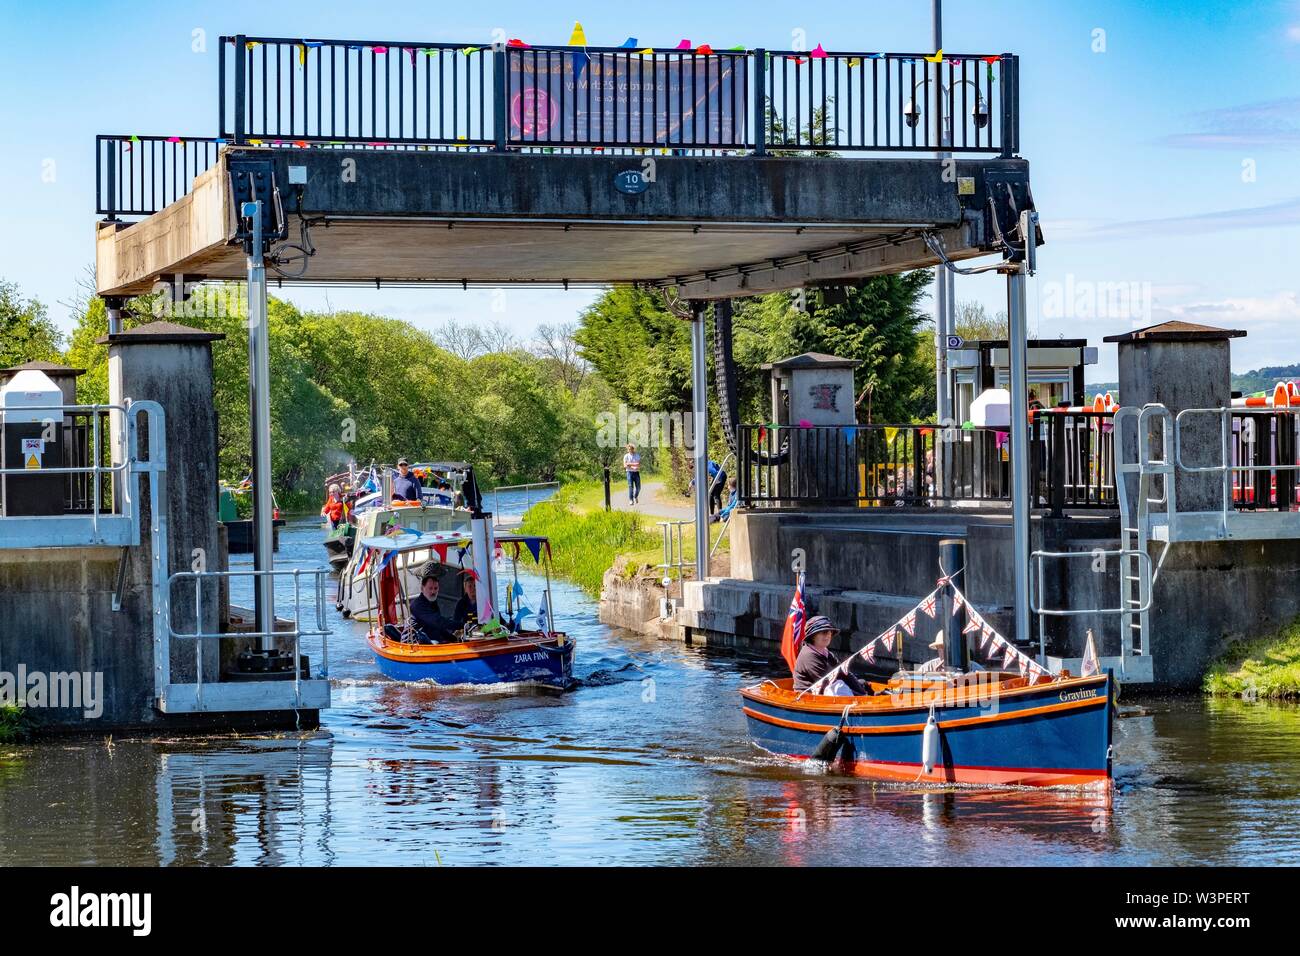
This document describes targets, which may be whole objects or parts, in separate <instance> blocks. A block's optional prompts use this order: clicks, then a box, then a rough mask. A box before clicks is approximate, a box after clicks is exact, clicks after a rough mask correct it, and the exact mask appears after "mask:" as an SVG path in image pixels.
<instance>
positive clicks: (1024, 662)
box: [1020, 657, 1029, 677]
mask: <svg viewBox="0 0 1300 956" xmlns="http://www.w3.org/2000/svg"><path fill="white" fill-rule="evenodd" d="M1028 672H1029V659H1028V658H1026V657H1022V658H1020V676H1021V677H1024V676H1025V674H1027V673H1028Z"/></svg>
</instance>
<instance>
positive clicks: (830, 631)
mask: <svg viewBox="0 0 1300 956" xmlns="http://www.w3.org/2000/svg"><path fill="white" fill-rule="evenodd" d="M839 632H840V629H839V628H838V627H836V626H835V625H834V624H832V623H831V620H830V618H828V617H824V616H823V615H821V614H818V615H816V616H814V617H810V618H809V619H808V623H807V624H806V625H805V626H804V632H803V647H802V648H801V649H800V650H799V656H798V657H797V658H795V662H794V689H795V690H796V691H801V690H807V689H808V688H809V687H811V686H812V685H813V684H815V683H817V681H819V680H821V679H822V678H823V677H825V676H826V675H827V674H828V673H830V672H831V671H832V670H834V669H835V668H836V667H838V666H839V664H840V659H839V657H837V656H836V654H835V652H834V651H832V650H831V641H833V640H835V635H837V634H839ZM841 683H842V684H843V685H844V687H842V688H841V687H838V686H837V685H839V684H841ZM831 688H832V689H831V690H830V691H829V693H831V694H837V695H843V694H845V693H848V694H852V695H853V696H854V697H863V696H866V695H867V694H870V693H871V691H870V690H869V689H868V688H867V685H866V684H864V683H862V681H860V680H858V678H856V677H854V676H853V675H852V674H850V673H849V669H848V668H847V667H846V668H845V669H844V670H843V671H842V672H840V675H839V677H838V678H837V679H836V681H835V682H834V683H832V684H831Z"/></svg>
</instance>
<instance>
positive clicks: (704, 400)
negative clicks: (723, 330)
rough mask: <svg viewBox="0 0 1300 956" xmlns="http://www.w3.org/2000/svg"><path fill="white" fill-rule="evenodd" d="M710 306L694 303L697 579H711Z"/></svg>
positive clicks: (693, 357) (692, 307) (693, 366)
mask: <svg viewBox="0 0 1300 956" xmlns="http://www.w3.org/2000/svg"><path fill="white" fill-rule="evenodd" d="M706 308H708V305H707V303H705V302H703V301H701V300H699V299H694V300H692V301H691V411H692V413H693V415H692V417H693V419H694V420H693V421H692V423H691V424H692V426H693V429H692V433H693V437H694V442H695V447H694V448H693V449H692V452H693V454H694V456H695V579H696V580H697V581H703V580H704V579H705V578H707V577H708V576H709V385H708V361H707V360H708V352H707V346H706V344H705V340H706V336H705V334H704V310H705V309H706Z"/></svg>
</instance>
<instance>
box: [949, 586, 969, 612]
mask: <svg viewBox="0 0 1300 956" xmlns="http://www.w3.org/2000/svg"><path fill="white" fill-rule="evenodd" d="M965 603H966V599H965V598H964V597H962V596H961V592H960V591H958V590H957V589H956V588H953V591H952V613H953V614H956V613H957V612H958V611H960V610H961V609H962V606H963V605H964V604H965Z"/></svg>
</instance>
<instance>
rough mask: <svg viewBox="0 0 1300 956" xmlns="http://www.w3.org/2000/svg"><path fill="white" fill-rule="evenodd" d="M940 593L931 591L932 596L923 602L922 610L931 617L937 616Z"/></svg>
mask: <svg viewBox="0 0 1300 956" xmlns="http://www.w3.org/2000/svg"><path fill="white" fill-rule="evenodd" d="M938 597H939V592H938V591H931V592H930V596H929V597H927V598H926V599H925V600H924V601H922V602H921V610H922V611H924V612H925V613H926V615H927V616H929V617H934V616H935V605H936V604H937V603H938Z"/></svg>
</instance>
